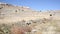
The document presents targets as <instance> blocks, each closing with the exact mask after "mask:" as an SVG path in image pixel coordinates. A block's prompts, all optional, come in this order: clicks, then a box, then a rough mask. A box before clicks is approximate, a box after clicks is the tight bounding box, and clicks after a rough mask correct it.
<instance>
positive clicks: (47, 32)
mask: <svg viewBox="0 0 60 34" xmlns="http://www.w3.org/2000/svg"><path fill="white" fill-rule="evenodd" d="M0 34H60V10H46V11H36V10H32V9H31V8H29V7H25V6H14V5H11V4H6V3H0Z"/></svg>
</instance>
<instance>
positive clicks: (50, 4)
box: [0, 0, 60, 10]
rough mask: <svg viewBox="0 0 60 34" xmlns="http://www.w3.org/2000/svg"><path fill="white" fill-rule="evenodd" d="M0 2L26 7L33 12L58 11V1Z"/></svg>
mask: <svg viewBox="0 0 60 34" xmlns="http://www.w3.org/2000/svg"><path fill="white" fill-rule="evenodd" d="M0 2H4V3H8V4H12V5H16V6H27V7H30V8H31V9H33V10H60V0H0Z"/></svg>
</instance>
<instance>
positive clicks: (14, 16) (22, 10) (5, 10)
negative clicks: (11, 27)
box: [0, 3, 60, 22]
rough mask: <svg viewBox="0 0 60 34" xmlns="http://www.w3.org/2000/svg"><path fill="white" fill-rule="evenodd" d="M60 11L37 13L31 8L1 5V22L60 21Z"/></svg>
mask: <svg viewBox="0 0 60 34" xmlns="http://www.w3.org/2000/svg"><path fill="white" fill-rule="evenodd" d="M59 17H60V10H49V11H45V12H43V11H35V10H32V9H30V8H29V7H24V6H13V5H11V4H4V3H2V4H0V22H3V21H4V22H17V21H21V20H26V21H27V20H34V19H43V18H46V19H56V20H60V18H59Z"/></svg>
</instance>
